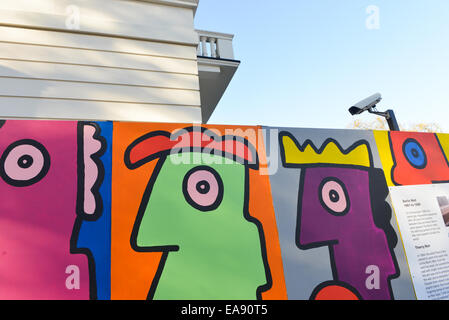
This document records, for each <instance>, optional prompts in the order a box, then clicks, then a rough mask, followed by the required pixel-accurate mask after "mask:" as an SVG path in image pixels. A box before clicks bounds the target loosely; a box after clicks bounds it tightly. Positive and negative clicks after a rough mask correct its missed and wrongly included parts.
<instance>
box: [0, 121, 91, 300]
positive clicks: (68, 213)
mask: <svg viewBox="0 0 449 320" xmlns="http://www.w3.org/2000/svg"><path fill="white" fill-rule="evenodd" d="M0 136H1V139H0V155H1V157H0V176H1V178H0V194H1V195H2V201H1V202H0V255H1V258H0V275H1V277H0V298H1V299H89V270H88V261H87V257H86V256H84V255H76V254H72V253H71V252H70V249H71V248H70V239H71V235H72V230H73V226H74V221H75V218H76V210H75V209H76V206H75V204H76V201H77V162H76V159H77V122H73V121H66V122H55V121H14V120H8V121H6V122H5V123H4V125H3V126H2V127H1V128H0ZM66 272H67V273H66ZM71 272H74V273H77V274H79V278H78V279H77V280H74V281H75V282H76V281H79V283H78V284H76V283H67V278H68V276H69V274H70V273H71ZM76 288H78V289H76Z"/></svg>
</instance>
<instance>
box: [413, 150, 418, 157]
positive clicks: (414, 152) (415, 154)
mask: <svg viewBox="0 0 449 320" xmlns="http://www.w3.org/2000/svg"><path fill="white" fill-rule="evenodd" d="M412 155H413V156H414V157H415V158H418V157H419V152H418V150H416V149H415V148H413V149H412Z"/></svg>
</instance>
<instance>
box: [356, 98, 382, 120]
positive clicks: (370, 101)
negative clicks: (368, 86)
mask: <svg viewBox="0 0 449 320" xmlns="http://www.w3.org/2000/svg"><path fill="white" fill-rule="evenodd" d="M381 100H382V95H381V94H380V93H376V94H373V95H372V96H370V97H368V98H366V99H363V100H362V101H360V102H358V103H356V104H355V105H353V106H352V107H351V108H349V112H350V113H351V114H352V115H356V114H361V113H362V112H364V111H369V110H371V108H373V107H375V106H376V105H377V104H378V103H379V102H380V101H381Z"/></svg>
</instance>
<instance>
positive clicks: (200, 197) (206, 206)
mask: <svg viewBox="0 0 449 320" xmlns="http://www.w3.org/2000/svg"><path fill="white" fill-rule="evenodd" d="M183 193H184V197H185V198H186V201H187V202H188V203H189V204H190V205H191V206H192V207H194V208H196V209H198V210H200V211H212V210H215V209H216V208H217V207H218V206H219V205H220V203H221V200H222V199H223V182H222V180H221V178H220V175H219V174H218V173H217V172H216V171H215V170H214V169H212V168H211V167H207V166H200V167H196V168H193V169H192V170H190V171H189V172H187V174H186V175H185V177H184V182H183Z"/></svg>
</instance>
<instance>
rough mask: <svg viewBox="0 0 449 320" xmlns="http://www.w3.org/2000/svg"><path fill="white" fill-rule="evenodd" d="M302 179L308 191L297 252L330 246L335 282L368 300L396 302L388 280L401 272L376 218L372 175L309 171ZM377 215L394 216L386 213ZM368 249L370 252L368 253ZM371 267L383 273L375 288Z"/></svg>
mask: <svg viewBox="0 0 449 320" xmlns="http://www.w3.org/2000/svg"><path fill="white" fill-rule="evenodd" d="M381 173H382V172H381ZM301 180H302V183H304V189H302V194H301V195H300V206H299V207H298V225H297V238H296V239H297V245H298V247H299V248H301V249H310V248H314V247H319V246H323V245H327V246H329V248H330V250H331V256H332V258H333V259H334V260H333V262H332V269H333V274H334V278H335V279H338V280H339V281H342V282H344V283H347V284H350V285H351V286H352V287H353V288H355V290H357V291H356V292H357V293H358V294H359V295H360V296H361V297H362V298H364V299H391V298H392V296H391V287H390V284H389V280H390V279H391V277H393V276H395V275H396V274H397V270H396V266H395V262H394V261H395V260H394V255H393V253H392V252H391V249H390V245H389V243H388V239H387V237H386V233H385V231H384V230H382V229H381V228H380V227H379V226H377V225H376V223H375V221H374V218H373V216H374V214H375V213H374V211H373V207H372V196H371V193H372V191H371V190H370V174H369V171H368V170H363V169H356V168H339V167H316V168H307V169H303V173H302V176H301ZM384 195H385V196H386V194H384ZM376 214H380V215H384V216H385V217H384V219H388V218H389V217H391V214H390V215H387V213H385V212H376ZM380 219H382V217H381V218H380ZM385 223H387V224H388V223H389V222H388V220H387V221H384V224H385ZM366 248H370V251H369V254H367V249H366ZM370 266H371V267H375V268H377V270H378V277H379V278H378V280H377V281H378V288H376V289H372V288H371V289H369V287H367V286H366V280H367V278H368V275H369V274H367V269H369V267H370Z"/></svg>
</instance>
